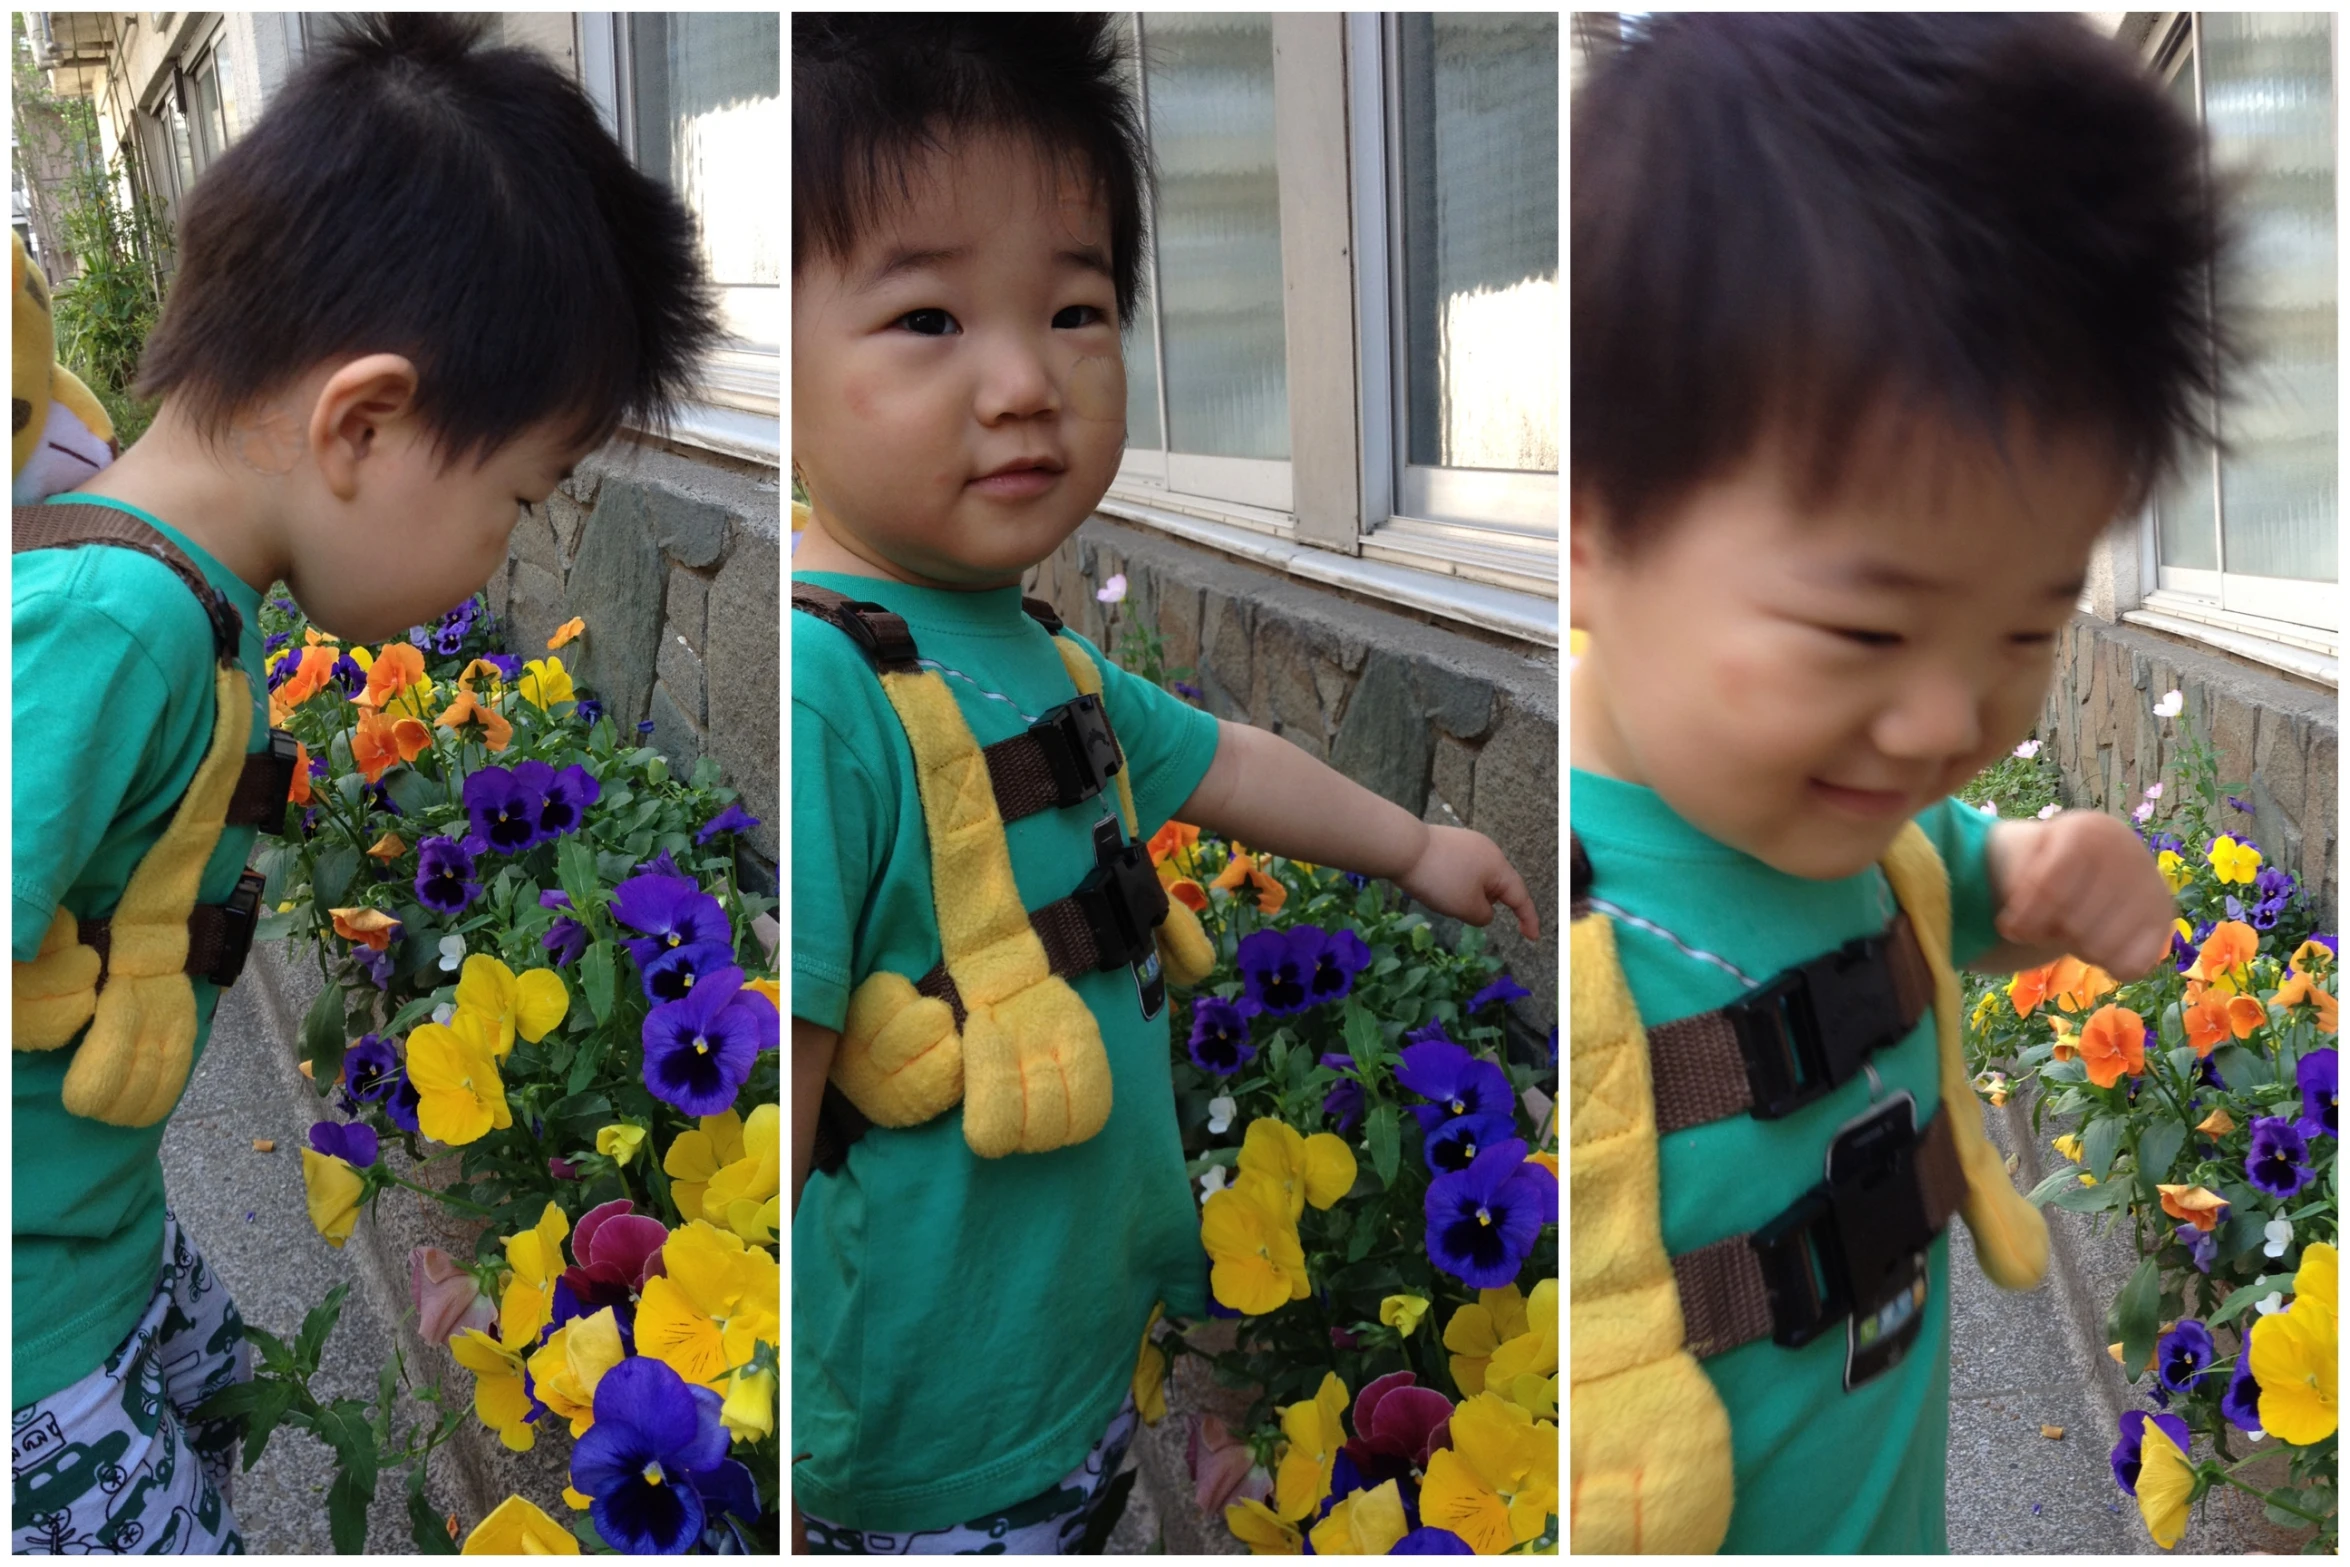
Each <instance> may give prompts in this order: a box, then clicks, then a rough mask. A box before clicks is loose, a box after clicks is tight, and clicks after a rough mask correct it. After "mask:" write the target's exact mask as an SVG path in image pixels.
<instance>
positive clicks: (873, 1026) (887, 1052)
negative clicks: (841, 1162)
mask: <svg viewBox="0 0 2350 1567" xmlns="http://www.w3.org/2000/svg"><path fill="white" fill-rule="evenodd" d="M844 1023H845V1026H844V1027H843V1028H842V1030H841V1038H840V1049H839V1051H838V1052H836V1053H835V1055H834V1056H833V1061H832V1081H833V1082H835V1083H837V1084H839V1085H840V1091H841V1092H842V1093H844V1094H846V1095H848V1096H849V1103H851V1104H853V1105H855V1106H856V1107H857V1108H858V1109H859V1110H861V1111H863V1112H864V1113H865V1116H866V1118H867V1119H869V1120H871V1121H872V1122H873V1123H874V1124H875V1125H877V1126H919V1125H920V1124H921V1123H923V1122H924V1121H927V1120H929V1119H930V1118H931V1117H932V1116H935V1115H938V1114H939V1113H941V1112H942V1111H944V1110H947V1109H948V1108H950V1107H951V1106H953V1104H954V1103H955V1101H957V1100H958V1099H961V1098H962V1097H963V1045H962V1041H961V1040H960V1039H959V1038H957V1037H956V1034H955V1014H954V1012H953V1011H952V1009H950V1008H949V1007H948V1006H947V1004H946V1003H945V1002H943V1001H941V1000H939V999H938V998H937V997H935V996H925V995H923V994H922V993H921V992H920V991H917V990H916V989H915V988H914V986H913V982H912V981H910V980H908V979H907V978H906V977H905V976H904V975H903V974H892V973H890V972H888V971H887V970H883V971H881V972H879V973H876V974H875V975H874V976H873V977H872V978H871V979H868V980H866V981H865V983H864V984H862V985H859V986H858V987H857V991H856V994H855V995H853V996H851V997H849V1015H848V1017H847V1018H846V1019H845V1020H844Z"/></svg>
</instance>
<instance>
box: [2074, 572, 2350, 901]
mask: <svg viewBox="0 0 2350 1567" xmlns="http://www.w3.org/2000/svg"><path fill="white" fill-rule="evenodd" d="M2167 691H2179V692H2182V693H2184V695H2185V699H2186V710H2185V712H2184V713H2183V714H2181V716H2180V717H2178V718H2176V719H2161V718H2157V717H2155V716H2154V704H2155V703H2156V702H2157V701H2159V700H2160V699H2161V698H2162V696H2163V693H2165V692H2167ZM2190 723H2191V724H2192V725H2193V726H2194V732H2195V733H2196V734H2197V735H2199V736H2201V737H2203V738H2204V739H2206V740H2210V741H2213V742H2215V743H2216V744H2217V746H2218V748H2219V752H2220V777H2221V779H2222V781H2223V782H2243V783H2246V784H2248V787H2247V789H2246V790H2245V791H2244V792H2243V794H2242V795H2241V798H2243V799H2245V800H2248V801H2250V802H2251V803H2252V805H2253V806H2254V812H2253V815H2252V816H2251V818H2250V819H2249V820H2247V819H2246V818H2244V817H2243V816H2241V815H2239V814H2237V813H2234V812H2230V813H2228V814H2227V815H2226V816H2225V817H2224V818H2223V820H2226V821H2227V822H2229V823H2230V825H2235V826H2240V827H2241V828H2242V829H2243V831H2244V832H2245V833H2246V834H2248V835H2249V836H2250V837H2251V839H2252V840H2253V842H2255V843H2257V844H2259V845H2260V847H2261V851H2262V853H2263V854H2264V855H2265V856H2266V857H2267V859H2268V861H2269V863H2271V864H2276V865H2282V866H2283V867H2284V868H2285V869H2287V870H2289V871H2291V872H2292V873H2293V874H2294V875H2295V876H2298V877H2300V878H2301V880H2302V882H2303V883H2304V885H2306V886H2307V887H2308V889H2309V893H2310V896H2311V897H2313V898H2315V899H2316V900H2318V903H2319V905H2320V906H2321V907H2322V908H2323V909H2324V910H2325V917H2326V920H2327V923H2328V924H2329V925H2330V924H2331V923H2332V922H2333V920H2334V919H2335V917H2336V911H2337V910H2338V909H2339V908H2340V906H2341V903H2340V854H2341V842H2340V820H2341V818H2340V814H2339V813H2340V799H2339V793H2338V786H2337V783H2336V780H2337V779H2338V778H2339V776H2340V774H2339V756H2340V741H2341V714H2340V703H2339V700H2338V697H2337V694H2336V693H2335V692H2334V691H2333V690H2332V689H2330V688H2328V687H2325V686H2321V685H2318V684H2316V683H2314V682H2310V681H2304V680H2300V679H2297V678H2295V677H2293V676H2290V675H2286V674H2283V673H2281V672H2279V671H2276V670H2273V669H2270V668H2267V667H2266V666H2264V665H2260V664H2255V663H2252V662H2250V661H2248V660H2244V659H2237V658H2232V657H2230V656H2228V655H2227V654H2224V653H2218V652H2214V651H2212V650H2210V649H2208V648H2205V647H2202V646H2200V645H2198V644H2196V643H2192V642H2187V641H2183V640H2181V639H2179V638H2176V637H2168V636H2164V635H2162V634H2161V633H2160V632H2155V631H2149V630H2145V629H2143V628H2141V627H2137V626H2131V625H2119V624H2107V623H2105V622H2103V621H2100V620H2098V619H2096V618H2094V617H2092V616H2089V615H2075V616H2074V617H2073V618H2072V623H2071V624H2070V626H2068V627H2067V628H2066V630H2065V633H2064V635H2063V638H2062V642H2061V645H2060V648H2059V651H2058V655H2057V668H2056V679H2055V680H2054V682H2052V684H2051V686H2050V688H2049V693H2048V702H2047V705H2046V707H2045V708H2044V709H2043V711H2042V713H2041V718H2040V730H2039V732H2040V735H2041V737H2042V738H2043V739H2044V740H2045V741H2047V742H2048V747H2049V754H2051V755H2052V756H2053V757H2054V758H2055V760H2056V763H2057V765H2058V767H2059V768H2061V769H2062V771H2063V773H2064V795H2065V800H2066V803H2068V804H2071V805H2083V806H2094V807H2097V808H2099V809H2104V810H2116V811H2126V810H2129V809H2130V808H2132V807H2133V806H2135V805H2136V804H2137V803H2138V801H2139V800H2140V799H2141V798H2143V794H2144V791H2145V789H2146V787H2147V786H2148V785H2149V784H2151V783H2153V782H2154V781H2155V780H2157V779H2158V778H2162V777H2164V776H2165V771H2166V769H2170V768H2172V767H2174V766H2175V764H2176V758H2177V749H2178V747H2177V739H2176V735H2177V732H2178V726H2180V725H2183V724H2190ZM2174 787H2175V781H2174Z"/></svg>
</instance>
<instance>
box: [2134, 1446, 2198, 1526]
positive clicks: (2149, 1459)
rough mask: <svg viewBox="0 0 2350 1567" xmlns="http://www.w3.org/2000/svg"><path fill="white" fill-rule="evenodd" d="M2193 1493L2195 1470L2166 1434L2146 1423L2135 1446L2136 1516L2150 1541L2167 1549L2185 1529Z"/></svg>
mask: <svg viewBox="0 0 2350 1567" xmlns="http://www.w3.org/2000/svg"><path fill="white" fill-rule="evenodd" d="M2194 1495H2195V1469H2194V1466H2193V1465H2192V1464H2189V1463H2188V1462H2187V1455H2186V1454H2184V1453H2182V1452H2180V1451H2179V1444H2178V1443H2176V1442H2174V1441H2172V1440H2171V1439H2170V1433H2169V1432H2168V1431H2165V1430H2164V1429H2163V1428H2162V1427H2160V1426H2158V1425H2156V1424H2155V1423H2154V1422H2153V1421H2151V1420H2149V1421H2147V1422H2146V1435H2145V1439H2144V1441H2143V1442H2142V1444H2141V1445H2140V1448H2139V1461H2138V1516H2139V1517H2141V1518H2143V1519H2145V1520H2146V1532H2147V1533H2148V1534H2150V1535H2152V1536H2153V1537H2154V1543H2155V1544H2157V1545H2159V1546H2161V1547H2162V1548H2163V1549H2164V1550H2166V1551H2167V1550H2169V1549H2170V1548H2171V1547H2172V1546H2174V1545H2176V1544H2178V1543H2179V1536H2181V1535H2183V1534H2185V1533H2186V1532H2187V1504H2188V1502H2189V1501H2190V1500H2192V1499H2193V1497H2194Z"/></svg>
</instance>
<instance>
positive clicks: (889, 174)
mask: <svg viewBox="0 0 2350 1567" xmlns="http://www.w3.org/2000/svg"><path fill="white" fill-rule="evenodd" d="M1130 70H1131V57H1130V54H1129V51H1128V50H1127V49H1126V48H1125V46H1124V45H1123V43H1122V42H1121V41H1120V39H1119V36H1118V32H1117V28H1116V25H1115V24H1114V22H1113V21H1112V20H1111V18H1110V17H1109V16H1107V15H1089V14H1069V13H1055V14H1044V15H953V16H914V15H906V14H886V15H885V14H872V13H857V14H837V15H817V14H809V13H804V12H802V13H795V14H794V15H793V17H792V67H791V83H792V110H791V112H792V216H791V252H792V275H793V276H794V277H797V276H798V275H799V270H800V267H801V264H802V263H803V262H804V261H805V260H807V259H808V258H809V257H810V256H812V255H820V256H829V257H832V258H834V259H841V258H845V257H847V256H848V255H849V254H851V253H852V252H853V251H854V250H855V249H856V246H857V240H858V237H859V236H860V235H861V234H862V233H864V232H865V231H866V229H868V228H869V227H870V226H871V225H872V223H873V222H874V220H875V219H876V217H877V216H879V215H880V213H881V212H882V211H883V210H885V208H886V207H887V205H888V204H889V203H890V202H892V201H893V200H904V199H905V198H906V196H907V194H908V191H909V186H908V182H909V180H910V179H911V178H912V173H913V170H914V168H915V167H916V166H917V165H918V163H919V160H920V158H921V157H922V155H923V154H925V153H929V152H935V151H939V150H943V149H944V148H945V147H946V146H947V144H948V143H949V142H950V141H952V140H954V139H956V138H958V137H962V136H967V135H971V134H973V133H984V132H990V131H1000V132H1009V133H1011V134H1013V135H1016V136H1025V137H1027V138H1029V139H1031V140H1032V141H1033V142H1034V143H1035V144H1036V145H1037V146H1038V147H1039V148H1040V149H1044V150H1046V151H1047V152H1050V153H1055V154H1060V155H1064V156H1071V157H1074V158H1075V159H1077V160H1078V161H1079V162H1080V163H1081V164H1082V165H1083V167H1084V168H1085V169H1086V171H1087V172H1088V173H1090V174H1091V175H1092V176H1093V178H1094V179H1095V181H1096V182H1097V183H1098V184H1099V186H1100V189H1101V193H1102V197H1103V201H1104V204H1105V205H1106V206H1107V207H1108V209H1109V217H1110V266H1111V272H1112V276H1113V279H1114V281H1115V283H1116V285H1117V294H1118V321H1119V324H1120V325H1121V326H1124V325H1126V324H1127V323H1129V322H1131V321H1132V320H1133V319H1134V310H1135V301H1136V299H1137V297H1138V296H1139V295H1140V293H1141V279H1142V254H1143V251H1142V247H1143V236H1144V230H1145V227H1146V219H1145V215H1144V207H1145V201H1146V196H1147V193H1148V190H1149V181H1150V152H1149V148H1148V146H1147V144H1146V142H1145V140H1144V137H1143V132H1142V121H1141V117H1140V115H1139V114H1138V113H1137V112H1136V109H1135V104H1134V98H1133V95H1132V93H1131V91H1130V90H1129V88H1128V85H1127V83H1128V79H1129V72H1130Z"/></svg>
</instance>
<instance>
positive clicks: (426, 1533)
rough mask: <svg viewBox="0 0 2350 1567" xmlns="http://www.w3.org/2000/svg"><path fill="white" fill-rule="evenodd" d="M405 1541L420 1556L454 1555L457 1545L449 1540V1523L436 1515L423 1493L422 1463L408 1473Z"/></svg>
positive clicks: (429, 1500)
mask: <svg viewBox="0 0 2350 1567" xmlns="http://www.w3.org/2000/svg"><path fill="white" fill-rule="evenodd" d="M408 1538H409V1539H410V1540H412V1541H414V1542H415V1544H416V1550H417V1554H419V1555H422V1556H454V1555H456V1554H457V1542H456V1541H455V1540H452V1539H450V1538H449V1526H448V1524H447V1523H446V1522H445V1521H443V1520H442V1519H441V1518H440V1517H438V1516H437V1515H435V1513H434V1512H433V1510H432V1501H431V1499H430V1498H429V1497H427V1496H426V1495H425V1494H424V1466H423V1465H422V1464H418V1465H417V1466H416V1467H415V1468H413V1469H410V1470H409V1471H408Z"/></svg>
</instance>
